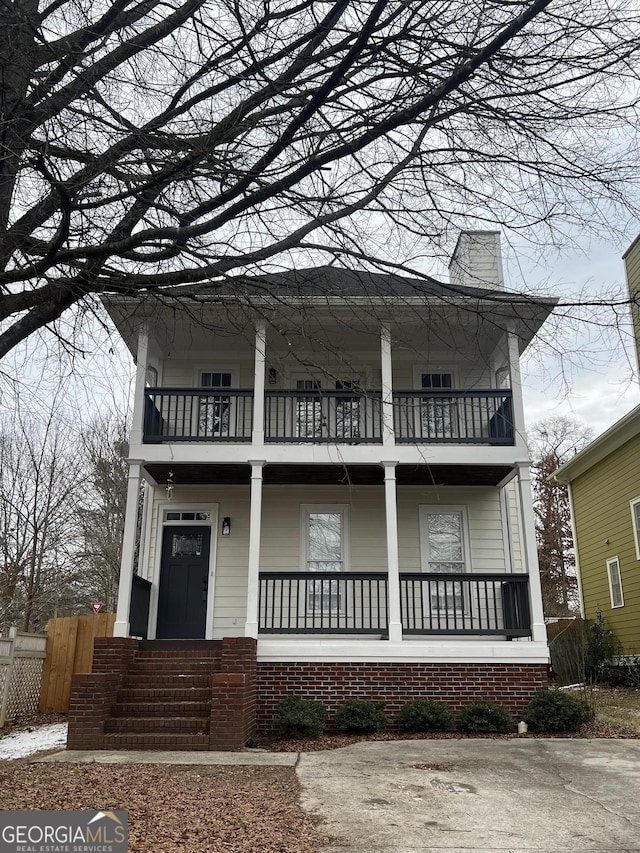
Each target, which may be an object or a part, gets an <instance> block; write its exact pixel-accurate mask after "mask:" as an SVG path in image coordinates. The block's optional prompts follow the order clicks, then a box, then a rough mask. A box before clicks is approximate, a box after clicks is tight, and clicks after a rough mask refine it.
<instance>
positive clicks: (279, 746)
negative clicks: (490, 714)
mask: <svg viewBox="0 0 640 853" xmlns="http://www.w3.org/2000/svg"><path fill="white" fill-rule="evenodd" d="M555 737H559V738H616V739H626V738H637V737H638V733H637V732H636V731H635V730H634V729H630V728H624V727H615V728H614V727H612V726H607V725H606V724H604V723H600V722H598V721H597V720H594V721H592V722H590V723H586V724H585V725H583V726H580V728H579V729H578V731H576V732H541V733H540V734H538V733H536V732H527V734H526V735H518V734H515V733H514V734H479V733H473V734H468V733H466V732H458V731H454V732H411V733H404V732H398V731H395V732H376V733H375V734H369V735H349V734H335V733H330V734H324V735H321V736H320V737H319V738H300V739H288V738H283V737H279V736H277V735H271V736H267V735H264V736H262V737H257V738H256V739H255V740H254V741H252V742H251V746H253V747H256V748H258V749H267V750H269V751H270V752H319V751H322V750H326V749H341V748H342V747H344V746H350V745H351V744H353V743H362V742H363V741H393V740H464V739H466V738H489V739H491V740H512V739H516V740H522V739H525V740H526V739H532V738H533V739H535V738H555Z"/></svg>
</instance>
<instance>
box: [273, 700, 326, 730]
mask: <svg viewBox="0 0 640 853" xmlns="http://www.w3.org/2000/svg"><path fill="white" fill-rule="evenodd" d="M326 719H327V709H326V708H325V706H324V705H323V704H322V702H314V701H313V700H312V699H301V698H300V697H299V696H287V698H286V699H283V700H282V702H280V703H279V705H278V712H277V714H276V718H275V724H276V729H277V730H278V732H280V734H282V735H285V737H293V738H303V737H320V735H321V734H322V732H323V730H324V724H325V720H326Z"/></svg>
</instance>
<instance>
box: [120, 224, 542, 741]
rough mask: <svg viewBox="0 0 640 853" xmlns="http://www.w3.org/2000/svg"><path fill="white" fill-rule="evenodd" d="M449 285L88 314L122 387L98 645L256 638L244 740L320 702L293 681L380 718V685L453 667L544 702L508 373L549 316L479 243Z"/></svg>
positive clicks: (460, 250) (333, 286)
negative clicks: (374, 700)
mask: <svg viewBox="0 0 640 853" xmlns="http://www.w3.org/2000/svg"><path fill="white" fill-rule="evenodd" d="M451 279H452V282H451V284H450V285H446V284H441V283H438V282H435V281H433V280H430V279H426V280H415V279H407V278H402V277H399V276H395V275H383V274H376V273H366V272H361V273H358V272H354V271H349V270H340V269H338V268H335V267H322V268H315V269H310V270H296V271H292V272H289V273H283V274H282V275H280V276H277V275H271V276H261V277H258V278H247V279H245V280H242V281H239V282H236V284H235V286H234V287H233V288H231V287H229V285H228V284H225V283H224V282H223V283H221V284H218V285H212V286H211V288H210V289H209V290H208V291H207V292H206V293H204V294H200V295H199V296H198V297H197V299H195V298H187V297H185V298H180V297H176V298H175V299H173V300H165V301H164V302H163V303H162V304H159V303H157V302H149V301H144V302H143V301H139V300H136V299H135V298H133V297H129V296H122V297H110V298H109V301H108V304H107V307H108V310H109V312H110V314H111V317H112V318H113V320H114V322H115V323H116V326H117V328H118V330H119V332H120V334H121V335H122V337H123V338H124V340H125V342H126V344H127V346H128V347H129V349H130V350H131V353H132V355H133V357H134V358H135V359H136V363H137V385H136V397H135V413H134V421H135V422H134V426H133V431H132V435H131V442H130V486H129V505H128V515H127V526H126V531H125V543H124V555H123V563H122V573H121V581H120V584H121V585H120V595H119V603H118V614H117V621H116V626H115V635H116V637H122V638H125V637H130V636H138V637H144V638H145V639H146V640H147V641H153V640H167V641H168V640H187V639H191V640H210V641H216V640H221V639H222V638H230V637H236V638H240V637H248V638H254V639H255V640H256V641H257V648H256V655H257V673H258V675H257V685H258V687H257V692H258V698H257V705H258V719H259V720H260V719H262V720H263V723H264V724H265V725H266V724H267V723H268V718H269V713H270V711H269V709H270V708H271V709H272V708H273V703H274V702H275V701H276V699H277V698H278V697H281V696H282V695H285V694H286V687H283V684H284V683H285V682H286V683H288V684H292V683H294V682H295V683H296V684H298V689H299V690H300V692H302V693H303V694H304V695H309V696H320V694H321V693H322V690H320V688H318V690H316V691H314V689H313V685H312V684H309V683H308V681H306V682H305V681H304V679H305V678H306V676H305V673H306V672H308V671H309V670H308V668H309V667H315V670H314V672H315V673H316V675H317V673H318V672H320V671H322V668H323V667H324V668H326V671H327V672H330V671H332V670H331V668H332V667H340V666H346V667H347V671H348V669H349V667H352V668H353V667H357V668H358V672H359V673H360V674H361V675H362V673H363V672H364V675H362V677H363V678H364V679H365V681H366V680H367V679H368V682H367V683H368V685H369V687H368V688H367V689H368V694H367V695H376V696H378V697H382V698H385V697H386V695H387V694H386V693H385V689H386V688H385V687H384V686H383V682H384V681H385V679H386V678H387V675H388V673H389V672H390V670H388V669H387V670H385V671H384V672H385V673H386V674H385V675H384V677H383V676H382V675H381V674H380V673H381V672H382V670H381V669H380V667H381V666H386V667H389V666H393V667H395V669H394V670H393V671H394V672H395V673H396V675H397V678H398V679H399V682H402V681H403V678H404V676H403V670H402V667H403V666H407V667H410V670H409V669H407V670H406V673H405V674H406V676H407V678H405V679H404V680H405V682H406V683H407V684H408V683H409V681H411V679H413V681H411V683H412V684H413V685H414V686H413V687H412V690H413V691H414V694H415V692H416V691H418V693H419V689H420V685H419V682H420V678H423V679H424V684H423V686H424V690H426V691H427V693H428V692H429V691H431V693H434V692H435V693H437V692H438V690H439V689H441V690H442V691H445V689H447V690H449V692H450V693H451V691H453V693H455V690H454V688H453V687H451V683H452V680H453V681H455V680H456V673H455V672H454V671H453V670H451V669H449V670H447V669H446V668H445V669H442V667H443V666H444V667H446V666H447V665H449V666H458V667H463V669H461V670H460V672H464V673H466V675H465V683H466V689H468V690H470V691H471V694H469V695H474V696H475V697H476V698H481V695H484V694H486V693H487V690H488V691H489V692H491V695H492V696H494V698H495V697H499V696H507V695H517V696H518V697H519V698H518V702H519V704H518V702H516V703H515V705H514V704H513V703H512V707H514V708H516V707H520V706H521V704H522V701H524V699H525V698H526V697H527V695H530V693H531V691H532V690H533V689H535V688H536V687H539V686H540V685H541V684H542V683H543V682H544V680H545V678H546V665H547V663H548V650H547V645H546V634H545V627H544V621H543V615H542V602H541V596H540V584H539V576H538V567H537V559H536V551H535V541H534V527H533V512H532V504H531V491H530V482H529V467H528V454H527V448H526V444H525V438H524V420H523V409H522V390H521V385H520V369H519V359H520V356H521V355H522V353H523V351H524V349H525V348H526V347H527V345H528V344H529V343H530V342H531V340H532V339H533V337H534V336H535V334H536V332H537V330H538V329H539V327H540V326H541V324H542V323H543V322H544V320H545V318H546V317H547V315H548V314H549V312H550V311H551V310H552V308H553V304H554V303H553V300H551V299H549V300H531V299H528V298H524V297H521V296H520V295H518V294H515V293H511V292H508V291H506V290H505V289H504V283H503V272H502V261H501V257H500V246H499V235H498V234H497V233H494V232H467V233H464V234H462V235H461V237H460V240H459V241H458V245H457V248H456V253H455V255H454V257H453V259H452V263H451ZM142 482H144V483H145V484H146V486H145V489H144V494H145V507H144V510H143V512H144V520H145V523H144V524H143V531H144V535H143V539H142V542H141V543H140V549H139V556H138V559H137V564H136V546H135V534H136V528H137V521H136V511H137V508H138V504H139V493H140V486H141V483H142ZM134 567H135V571H134ZM132 589H133V606H132ZM362 666H365V667H369V669H365V670H362V668H361V667H362ZM296 667H297V669H296ZM438 667H440V669H438ZM465 667H466V669H465ZM469 667H471V669H470V668H469ZM487 667H490V668H491V669H490V670H489V669H487ZM514 667H520V669H518V670H517V672H518V675H517V676H514V675H513V673H514V672H515V671H516V670H514ZM334 671H335V670H334ZM489 672H490V675H489V676H488V675H487V673H489ZM438 673H440V674H438ZM442 673H444V674H442ZM447 673H448V674H447ZM509 673H511V674H512V675H509ZM285 676H286V677H285ZM409 676H410V677H409ZM503 676H504V678H503ZM340 677H341V679H342V682H341V683H343V682H344V678H343V675H341V676H340ZM283 679H284V680H283ZM287 679H289V681H287ZM292 679H293V681H292ZM296 679H298V680H297V681H296ZM457 680H458V682H459V681H460V679H459V678H458V679H457ZM347 681H348V676H347ZM515 682H517V683H518V684H521V685H525V686H524V687H523V688H522V690H520V692H519V691H518V690H516V689H515V688H514V683H515ZM385 683H386V682H385ZM489 683H490V686H487V685H489ZM483 684H484V688H483ZM498 684H501V687H500V689H498V688H497V687H496V685H498ZM396 688H397V685H396V687H394V689H396ZM331 689H334V692H335V690H337V688H336V687H335V685H334V688H331V685H329V687H328V688H327V690H326V691H325V692H326V693H327V695H329V692H330V691H331ZM341 689H342V688H341ZM344 690H345V691H346V693H345V695H347V694H348V693H349V688H348V687H347V688H344ZM483 690H484V693H483ZM496 690H498V693H496ZM500 690H502V692H500ZM318 691H319V692H318ZM492 691H493V692H492ZM514 691H515V692H514ZM453 693H451V695H452V697H453V698H452V701H454V700H455V696H454V695H453ZM414 694H412V695H414ZM323 695H324V694H323ZM454 704H455V701H454ZM458 704H459V703H458ZM261 709H262V710H261ZM261 714H262V717H261Z"/></svg>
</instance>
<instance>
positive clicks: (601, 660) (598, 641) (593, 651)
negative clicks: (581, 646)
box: [584, 610, 622, 684]
mask: <svg viewBox="0 0 640 853" xmlns="http://www.w3.org/2000/svg"><path fill="white" fill-rule="evenodd" d="M621 654H622V646H621V644H620V641H619V640H618V638H617V637H616V635H615V634H614V632H613V631H612V630H611V628H609V627H608V626H607V623H606V621H605V619H604V617H603V616H602V613H601V612H600V611H599V610H598V611H596V618H595V619H594V621H593V622H590V623H589V628H588V633H587V642H586V646H585V652H584V671H585V680H586V681H588V682H591V683H592V684H593V683H594V682H599V681H602V674H603V670H604V669H605V668H606V663H607V661H610V660H612V659H613V658H616V657H618V656H619V655H621Z"/></svg>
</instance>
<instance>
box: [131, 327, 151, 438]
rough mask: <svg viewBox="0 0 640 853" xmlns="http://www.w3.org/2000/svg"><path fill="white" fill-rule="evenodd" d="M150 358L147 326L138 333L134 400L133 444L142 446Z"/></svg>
mask: <svg viewBox="0 0 640 853" xmlns="http://www.w3.org/2000/svg"><path fill="white" fill-rule="evenodd" d="M148 356H149V330H148V327H147V325H146V324H145V325H144V326H141V327H140V330H139V332H138V350H137V355H136V383H135V395H134V398H133V424H132V426H131V444H132V445H136V444H142V436H143V430H144V409H145V397H144V390H145V386H146V382H147V359H148Z"/></svg>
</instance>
